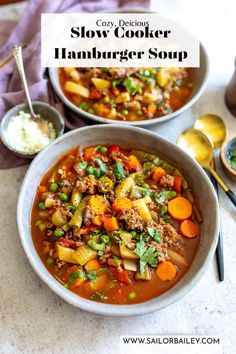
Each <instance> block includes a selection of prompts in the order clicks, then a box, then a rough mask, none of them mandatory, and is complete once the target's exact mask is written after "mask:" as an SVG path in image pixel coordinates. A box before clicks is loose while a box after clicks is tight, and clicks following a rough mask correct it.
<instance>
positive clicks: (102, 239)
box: [101, 235, 110, 244]
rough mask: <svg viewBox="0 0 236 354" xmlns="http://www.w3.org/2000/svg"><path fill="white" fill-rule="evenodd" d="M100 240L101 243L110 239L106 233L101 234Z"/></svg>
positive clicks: (106, 242)
mask: <svg viewBox="0 0 236 354" xmlns="http://www.w3.org/2000/svg"><path fill="white" fill-rule="evenodd" d="M101 241H102V242H103V243H105V244H108V243H109V241H110V239H109V236H107V235H102V236H101Z"/></svg>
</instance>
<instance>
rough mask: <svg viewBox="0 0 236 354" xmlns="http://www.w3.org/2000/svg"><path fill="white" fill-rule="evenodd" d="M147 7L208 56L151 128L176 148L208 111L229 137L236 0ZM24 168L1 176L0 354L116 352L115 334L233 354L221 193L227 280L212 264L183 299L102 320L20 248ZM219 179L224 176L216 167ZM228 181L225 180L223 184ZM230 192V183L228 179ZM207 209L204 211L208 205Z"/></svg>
mask: <svg viewBox="0 0 236 354" xmlns="http://www.w3.org/2000/svg"><path fill="white" fill-rule="evenodd" d="M151 3H152V9H153V10H156V11H159V12H161V13H163V14H170V15H173V16H174V17H175V18H177V19H178V18H179V20H182V21H183V23H185V24H186V26H187V27H189V28H191V29H192V31H193V32H194V33H195V34H196V35H197V36H198V37H199V38H200V40H202V42H203V43H204V44H205V46H206V48H207V50H208V52H209V55H210V64H211V71H210V78H209V84H208V87H207V90H206V92H205V94H204V95H203V97H202V98H201V99H200V100H199V101H198V103H197V104H196V105H195V106H194V107H193V108H192V109H191V110H189V111H188V112H186V113H184V114H183V115H182V116H180V117H178V118H177V119H175V120H173V121H171V122H168V123H166V124H163V125H162V126H161V127H159V128H158V129H155V131H156V132H158V133H159V134H161V135H163V136H165V137H167V138H168V139H170V140H172V141H174V142H176V138H177V136H178V134H179V133H180V132H181V131H182V130H183V129H185V128H187V127H190V126H191V125H192V123H193V121H194V119H195V118H196V117H198V116H199V115H202V114H203V113H207V112H211V113H216V114H219V115H220V116H221V117H222V118H224V120H225V122H226V124H227V127H228V129H229V133H230V135H236V119H235V118H233V116H231V115H230V113H229V112H228V111H227V110H226V108H225V106H224V91H225V86H226V85H227V83H228V81H229V79H230V76H231V74H232V72H233V70H234V58H235V56H236V40H235V33H236V4H235V0H227V1H220V0H214V1H213V0H208V1H206V0H198V1H189V0H159V1H157V0H152V2H151ZM24 6H25V5H24V4H20V5H14V6H6V7H1V8H0V18H2V19H6V18H9V19H18V18H19V16H20V14H21V13H22V11H23V9H24ZM26 169H27V167H21V168H16V169H12V170H7V171H0V200H1V208H0V215H1V217H0V353H1V354H2V353H4V354H5V353H21V352H22V353H25V354H28V353H68V354H70V353H81V354H90V353H94V354H97V353H99V354H107V353H119V336H120V335H129V334H130V335H132V334H135V335H137V334H199V335H219V336H221V338H222V340H223V345H224V353H227V354H231V353H234V352H235V344H236V340H235V329H236V326H235V318H236V311H235V309H236V291H235V290H236V276H235V274H236V251H235V250H236V246H235V242H236V241H235V226H236V225H235V215H236V214H235V209H233V207H232V205H231V204H230V202H229V201H228V199H226V197H225V196H224V195H223V194H222V193H221V194H220V208H221V216H222V225H223V233H224V254H225V281H224V282H223V283H219V282H218V278H217V272H216V265H215V259H214V261H213V262H212V264H211V266H210V267H209V269H208V271H207V272H206V274H205V275H204V277H203V278H202V279H201V281H200V282H199V284H198V285H197V286H196V287H195V288H194V289H193V290H192V291H191V292H190V293H189V294H188V295H187V296H185V298H183V299H182V300H180V301H178V302H177V303H176V304H174V305H172V306H169V307H168V308H166V309H164V310H162V311H160V312H158V313H154V314H152V315H147V316H143V317H135V318H124V319H119V318H104V317H101V316H97V315H92V314H89V313H86V312H83V311H80V310H78V309H75V308H73V307H72V306H70V305H68V304H67V303H65V302H64V301H63V300H61V299H60V298H58V297H57V296H56V295H54V294H53V293H52V292H51V291H50V290H49V289H48V288H47V287H46V286H45V285H44V284H43V283H42V282H41V281H40V280H39V278H38V277H37V275H36V274H35V273H34V272H33V270H32V269H31V267H30V265H29V264H28V262H27V260H26V257H25V255H24V253H23V251H22V249H21V246H20V242H19V239H18V235H17V227H16V201H17V197H18V192H19V189H20V186H21V182H22V179H23V177H24V174H25V171H26ZM218 170H219V173H220V174H221V175H222V176H223V177H224V178H226V177H225V175H224V173H223V172H222V170H221V169H220V166H219V165H218ZM226 180H227V178H226ZM227 181H228V183H229V184H230V185H231V187H232V189H233V190H234V192H236V187H235V183H232V182H231V181H230V180H227ZM206 207H207V206H206Z"/></svg>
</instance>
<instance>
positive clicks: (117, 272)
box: [110, 267, 131, 285]
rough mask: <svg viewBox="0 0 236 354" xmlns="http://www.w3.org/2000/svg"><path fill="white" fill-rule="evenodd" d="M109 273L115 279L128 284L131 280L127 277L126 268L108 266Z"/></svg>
mask: <svg viewBox="0 0 236 354" xmlns="http://www.w3.org/2000/svg"><path fill="white" fill-rule="evenodd" d="M110 270H111V273H112V275H113V277H114V278H115V279H117V280H118V281H120V282H122V283H124V284H127V285H129V284H130V283H131V280H130V278H129V273H128V271H127V270H125V269H123V268H122V267H110Z"/></svg>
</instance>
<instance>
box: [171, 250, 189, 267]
mask: <svg viewBox="0 0 236 354" xmlns="http://www.w3.org/2000/svg"><path fill="white" fill-rule="evenodd" d="M167 253H168V256H169V257H170V259H171V260H172V261H173V262H174V263H177V264H181V265H183V266H185V267H187V266H188V262H187V261H186V259H185V258H184V257H183V256H181V254H179V253H177V252H175V251H172V250H168V252H167Z"/></svg>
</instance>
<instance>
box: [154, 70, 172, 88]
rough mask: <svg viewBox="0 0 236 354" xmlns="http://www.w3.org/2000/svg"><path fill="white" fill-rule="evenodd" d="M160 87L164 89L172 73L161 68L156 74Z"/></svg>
mask: <svg viewBox="0 0 236 354" xmlns="http://www.w3.org/2000/svg"><path fill="white" fill-rule="evenodd" d="M156 79H157V83H158V85H160V86H161V87H164V86H165V85H166V84H167V83H168V82H169V80H170V72H169V69H168V68H160V69H159V70H158V72H157V74H156Z"/></svg>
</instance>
